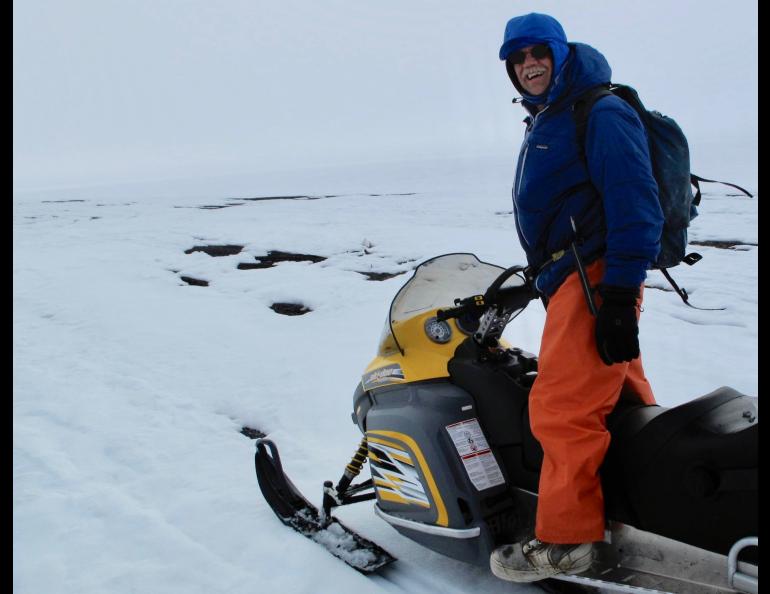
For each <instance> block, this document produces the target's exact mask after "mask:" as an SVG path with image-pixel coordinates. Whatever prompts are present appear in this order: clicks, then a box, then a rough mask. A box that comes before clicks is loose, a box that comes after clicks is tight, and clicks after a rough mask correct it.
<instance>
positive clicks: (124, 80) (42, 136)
mask: <svg viewBox="0 0 770 594" xmlns="http://www.w3.org/2000/svg"><path fill="white" fill-rule="evenodd" d="M519 4H521V3H519ZM519 4H517V5H516V6H513V5H512V4H511V3H510V2H502V1H501V0H499V1H498V0H495V1H494V2H488V3H484V6H483V7H482V6H475V5H474V6H473V7H472V8H471V7H470V5H469V4H468V3H466V2H460V1H454V0H452V1H442V2H440V3H439V2H424V3H419V5H417V4H415V3H413V2H406V0H394V1H393V2H390V3H386V4H377V5H376V6H375V5H374V4H371V5H369V4H367V5H364V4H361V5H358V4H357V5H355V6H352V5H350V3H345V2H341V1H334V2H329V3H322V4H319V3H310V2H306V1H305V0H290V1H287V2H284V3H267V2H263V1H257V2H254V1H252V0H248V1H245V0H235V1H234V2H232V3H230V4H228V8H224V6H219V5H215V4H212V3H210V2H205V1H203V0H169V1H167V2H163V3H158V2H150V1H149V0H137V1H136V2H132V3H119V2H93V1H92V0H76V1H74V2H69V3H66V5H65V4H62V3H58V2H52V1H50V0H25V2H16V1H15V2H14V192H13V198H12V202H13V248H14V250H13V284H14V286H13V325H14V337H13V589H14V592H15V593H17V594H33V593H34V594H37V593H39V592H57V593H62V594H69V593H72V594H75V593H77V594H82V593H90V592H94V593H96V592H99V593H101V592H113V593H116V594H124V593H125V594H128V593H130V592H152V593H161V594H162V593H166V592H169V593H171V592H186V593H187V594H198V593H200V594H208V593H211V592H254V591H260V592H262V591H264V592H270V593H275V594H277V593H281V594H283V593H311V592H312V593H317V592H337V593H339V594H353V593H355V594H367V593H382V592H386V593H403V592H409V593H414V594H422V593H427V592H431V593H432V592H435V591H442V592H445V593H447V594H454V593H458V594H460V593H467V592H488V593H491V594H494V593H503V592H506V593H510V592H522V593H525V592H537V591H539V590H538V589H537V588H535V587H534V586H514V585H512V584H509V583H505V582H502V581H500V580H497V579H496V578H494V577H493V576H492V575H491V574H490V573H489V571H488V570H486V569H485V568H479V567H473V566H469V565H465V564H462V563H457V562H455V561H453V560H451V559H448V558H446V557H442V556H440V555H438V554H436V553H433V552H431V551H428V550H426V549H424V548H422V547H420V546H419V545H417V544H416V543H414V542H412V541H409V540H408V539H406V538H404V537H402V536H400V535H399V534H398V533H396V532H395V530H393V529H392V528H391V527H390V526H389V525H387V524H386V523H385V522H384V521H382V520H380V519H379V518H377V517H376V516H375V515H374V513H373V510H372V506H371V503H361V504H357V505H355V506H350V507H348V508H345V509H341V510H339V511H338V512H337V515H338V516H339V518H340V519H341V520H342V521H343V522H344V523H345V524H346V525H347V526H349V527H351V528H353V529H355V530H357V531H359V532H360V533H361V534H362V535H363V536H365V537H366V538H368V539H370V540H373V541H374V542H377V543H378V544H380V545H381V546H382V547H383V548H385V549H386V550H388V551H389V552H390V553H392V554H393V555H394V556H395V557H397V558H398V561H397V562H396V563H395V564H393V566H392V567H388V568H386V569H385V571H383V573H382V575H378V576H374V577H369V578H367V577H364V576H362V575H360V574H358V573H357V572H356V571H354V570H352V569H351V568H349V567H347V566H346V565H345V564H344V563H342V562H341V561H340V560H339V559H336V558H335V557H333V556H332V555H330V554H329V553H328V552H326V551H325V550H324V549H323V548H322V547H320V546H318V544H317V543H314V542H312V541H311V540H309V539H307V538H305V537H303V536H302V535H300V534H297V533H294V532H292V531H291V530H289V529H287V528H286V527H284V526H283V525H282V524H281V523H280V522H279V521H278V519H277V518H276V517H275V515H274V514H273V513H272V511H271V510H270V509H269V507H268V506H267V504H266V503H265V502H264V500H263V499H262V497H261V494H260V493H259V489H258V486H257V482H256V477H255V475H254V466H253V456H254V441H253V440H252V439H249V438H248V437H247V436H245V435H243V434H241V433H240V431H241V429H242V428H243V427H249V428H252V429H257V430H260V431H262V432H264V433H266V434H267V435H268V436H269V437H270V439H272V440H274V441H275V443H276V444H277V445H278V447H279V448H280V451H281V457H282V460H283V463H284V467H285V469H286V471H287V473H288V474H289V475H290V476H291V477H292V481H293V482H294V484H295V485H296V486H297V487H298V488H299V489H300V490H301V491H302V492H303V493H305V495H306V496H307V497H308V498H309V499H310V500H311V501H313V502H314V503H315V504H316V505H318V504H320V500H321V486H322V484H323V481H325V480H334V481H336V480H337V479H338V478H339V475H340V474H341V473H342V471H343V469H344V465H345V464H346V463H347V462H348V461H349V459H350V456H351V455H352V454H353V453H354V452H355V450H356V448H357V445H358V443H359V440H360V434H359V432H358V429H357V428H356V427H355V426H354V425H353V424H352V423H351V420H350V412H351V403H352V395H353V390H354V388H355V385H356V383H357V382H358V380H359V378H360V375H361V373H362V371H363V370H364V368H365V367H366V366H367V364H368V363H369V361H370V359H371V358H372V357H373V356H374V355H375V350H376V346H377V343H378V339H379V336H380V332H381V330H382V325H383V322H384V321H385V316H386V313H387V308H388V307H389V305H390V302H391V300H392V298H393V296H394V295H395V293H396V292H397V291H398V289H399V288H400V286H401V285H402V284H403V282H405V281H406V279H407V278H408V276H409V273H410V271H411V270H412V269H413V267H414V266H415V265H416V264H417V263H419V262H421V261H423V260H425V259H428V258H430V257H433V256H436V255H439V254H442V253H447V252H471V253H474V254H476V255H477V256H478V257H479V258H480V259H481V260H483V261H487V262H491V263H495V264H499V265H501V266H509V265H513V264H519V263H523V260H524V258H523V253H522V251H521V248H520V247H519V245H518V241H517V239H516V234H515V231H514V224H513V219H512V215H511V214H510V211H511V203H510V187H511V179H512V175H513V167H514V163H515V155H516V149H517V146H518V143H519V141H520V139H521V134H522V126H521V125H520V120H521V118H522V117H523V114H522V113H521V110H520V107H516V106H511V105H510V97H511V92H512V91H511V88H510V84H509V83H508V81H507V79H506V78H505V74H504V69H503V68H502V66H501V65H500V63H499V62H498V61H497V48H498V47H499V42H500V38H501V35H502V31H503V27H504V24H505V21H506V20H507V19H508V18H510V17H511V16H513V15H514V14H516V13H521V12H526V11H530V10H537V11H543V12H549V13H551V14H554V15H555V16H557V17H558V18H560V19H561V20H562V22H563V24H564V26H565V29H566V31H567V34H568V36H569V37H570V38H572V39H574V40H577V41H585V42H588V43H591V44H594V45H596V46H597V47H598V48H599V49H601V50H602V51H603V52H605V53H606V54H607V56H608V59H609V60H610V63H611V64H612V66H613V69H614V71H615V73H616V76H615V79H616V80H617V81H618V82H629V83H633V84H634V86H636V88H637V89H638V90H639V91H640V94H641V96H642V98H643V100H644V101H645V104H646V105H647V106H648V107H649V108H656V109H660V110H661V111H663V112H664V113H667V114H670V115H672V116H673V117H675V119H677V121H678V122H679V123H680V124H681V125H682V127H683V129H684V130H685V132H686V133H687V135H688V138H690V139H691V145H692V146H691V149H692V155H693V169H694V171H695V172H696V173H698V174H700V175H703V176H705V177H708V178H716V179H724V180H725V181H730V182H735V183H738V184H740V185H742V186H745V187H747V188H748V189H749V190H751V191H752V192H756V190H757V180H758V166H757V162H756V151H757V146H758V141H757V131H756V114H757V97H756V95H757V93H756V89H757V84H756V83H757V76H756V41H757V25H756V18H755V17H756V4H755V3H753V2H749V1H748V0H740V1H738V2H736V3H733V4H731V6H730V10H725V6H724V5H723V4H721V3H703V2H700V1H698V2H695V1H694V0H687V1H685V0H682V2H678V3H676V6H674V5H672V4H671V3H667V2H666V3H664V2H662V0H660V1H658V0H656V1H655V2H652V4H650V3H645V5H644V7H643V8H642V7H641V5H640V6H637V5H635V4H632V3H617V2H609V1H605V0H602V1H601V2H599V1H597V2H596V3H592V5H591V7H590V8H586V7H584V6H582V5H580V6H578V5H575V6H574V7H569V6H567V5H566V4H565V3H563V2H556V1H553V0H549V1H543V2H538V3H531V2H530V3H523V4H521V5H519ZM661 11H664V12H663V13H662V14H665V15H666V18H664V19H661V18H660V14H661ZM439 14H440V18H437V15H439ZM597 23H598V25H600V26H597ZM715 38H718V39H719V41H720V42H719V43H714V39H715ZM648 47H649V48H655V51H653V52H652V53H650V52H649V51H647V50H646V48H648ZM351 48H353V50H351ZM640 48H642V49H644V50H645V51H640ZM720 72H730V78H731V80H740V81H741V83H740V89H741V97H740V101H739V104H740V106H741V107H740V109H735V105H736V95H735V87H734V86H733V85H725V84H717V83H719V82H720V80H721V79H720V78H719V76H718V74H719V73H720ZM715 73H716V74H717V76H715ZM728 115H729V117H727V116H728ZM126 180H131V181H130V182H127V181H126ZM703 189H704V190H705V192H706V193H705V194H704V197H703V202H702V205H701V208H700V212H701V215H700V216H699V217H698V218H697V219H695V220H694V222H693V226H692V228H691V234H690V237H691V240H693V241H730V242H737V243H739V244H741V245H737V246H736V247H735V249H725V248H718V247H709V246H693V247H694V248H696V249H697V251H698V252H700V253H702V254H703V255H704V259H703V260H702V261H701V262H699V263H698V264H697V265H696V266H694V267H692V268H689V267H686V266H679V267H677V268H676V269H675V270H674V271H673V274H674V277H675V279H676V280H677V282H678V283H679V284H680V285H681V286H684V287H685V288H686V289H687V291H688V292H689V294H690V295H691V300H692V302H693V303H694V304H695V305H697V306H699V307H710V308H720V307H724V308H725V309H724V310H721V311H699V310H695V309H691V308H688V307H686V306H685V305H684V304H683V303H682V302H681V301H680V300H679V299H678V298H677V297H676V296H675V295H674V294H673V293H671V292H667V291H664V290H660V289H656V288H653V287H661V288H665V289H667V288H668V287H667V284H666V281H665V279H663V277H662V276H661V275H660V274H659V273H657V272H653V273H651V274H650V276H649V278H648V285H650V287H651V288H649V289H647V290H646V292H645V305H644V313H643V318H642V326H641V336H640V340H641V346H642V353H643V356H644V362H645V369H646V371H647V374H648V377H649V379H650V382H651V384H652V386H653V389H654V391H655V394H656V397H657V398H658V400H659V402H660V403H661V404H663V405H666V406H673V405H676V404H679V403H682V402H686V401H688V400H690V399H692V398H695V397H697V396H700V395H702V394H705V393H707V392H710V391H712V390H714V389H716V388H717V387H719V386H722V385H728V386H731V387H733V388H735V389H737V390H739V391H741V392H744V393H746V394H748V395H751V396H757V394H758V358H757V347H758V334H757V312H758V303H757V299H758V245H757V244H758V232H757V212H758V199H757V198H756V197H755V198H753V199H749V198H744V197H736V196H733V195H732V194H735V193H736V192H735V191H734V190H733V189H732V188H725V187H723V186H718V185H710V184H704V185H703ZM276 196H306V197H311V198H313V199H307V198H305V199H296V200H288V199H287V200H261V201H255V200H248V199H249V198H257V197H276ZM205 206H209V207H210V206H220V207H221V206H224V207H225V208H202V207H205ZM209 244H215V245H224V244H229V245H242V246H243V250H242V251H241V252H240V253H239V254H235V255H230V256H223V257H212V256H209V255H207V254H205V253H203V252H193V253H190V254H186V253H185V250H188V249H190V248H192V247H193V246H196V245H209ZM269 251H287V252H294V253H303V254H314V255H318V256H324V257H325V258H326V260H324V261H322V262H318V263H311V262H285V263H280V264H277V265H276V266H274V267H272V268H264V269H255V270H239V269H238V268H237V265H238V263H246V262H251V263H253V262H256V259H255V258H259V257H260V256H265V255H266V254H267V253H268V252H269ZM362 272H383V273H404V274H400V275H398V276H394V277H392V278H389V279H387V280H384V281H371V280H367V278H366V277H365V276H364V275H362V274H361V273H362ZM182 276H187V277H192V278H195V279H201V280H205V281H208V283H209V284H208V286H206V287H201V286H191V285H188V284H187V283H185V282H184V281H182V280H181V277H182ZM275 302H297V303H302V304H304V305H306V306H307V307H309V308H310V309H312V311H311V312H309V313H306V314H304V315H299V316H285V315H279V314H277V313H275V312H274V311H273V310H272V309H270V305H272V304H273V303H275ZM543 319H544V312H543V310H542V307H540V305H539V304H538V303H536V302H535V303H533V304H532V305H531V306H530V307H529V308H528V309H527V310H526V311H525V312H524V313H522V314H521V315H520V316H519V317H518V318H516V319H515V320H514V321H513V322H512V323H511V325H510V326H509V328H508V329H507V331H506V335H505V337H506V338H507V339H508V340H509V341H510V342H511V343H512V344H514V345H516V346H520V347H521V348H523V349H525V350H527V351H530V352H535V353H536V352H537V351H538V349H539V343H540V332H541V330H542V325H543ZM364 473H368V470H367V469H365V470H364Z"/></svg>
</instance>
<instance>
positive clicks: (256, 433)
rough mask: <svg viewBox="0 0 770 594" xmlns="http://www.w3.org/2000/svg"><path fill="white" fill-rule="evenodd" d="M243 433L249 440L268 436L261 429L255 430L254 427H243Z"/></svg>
mask: <svg viewBox="0 0 770 594" xmlns="http://www.w3.org/2000/svg"><path fill="white" fill-rule="evenodd" d="M241 433H242V434H243V435H245V436H246V437H248V438H249V439H260V438H262V437H265V436H267V433H264V432H263V431H260V430H259V429H253V428H252V427H246V426H245V425H244V426H243V427H241Z"/></svg>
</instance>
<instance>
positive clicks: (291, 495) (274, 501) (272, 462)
mask: <svg viewBox="0 0 770 594" xmlns="http://www.w3.org/2000/svg"><path fill="white" fill-rule="evenodd" d="M256 447H257V452H256V454H255V455H254V465H255V467H256V471H257V481H258V482H259V488H260V490H261V491H262V495H264V497H265V501H267V503H268V505H269V506H270V508H271V509H272V510H273V511H274V512H275V514H276V515H277V516H278V519H280V520H281V522H283V523H284V524H286V525H287V526H289V527H291V528H293V529H294V530H296V531H297V532H299V533H300V534H302V535H303V536H306V537H307V538H309V539H311V540H313V541H315V542H317V543H318V544H320V545H322V546H323V547H324V548H326V549H327V550H328V551H329V552H330V553H331V554H332V555H334V556H335V557H337V558H338V559H341V560H342V561H344V562H345V563H347V564H348V565H350V566H351V567H352V568H353V569H355V570H357V571H360V572H361V573H363V574H369V573H372V572H374V571H377V570H378V569H380V568H381V567H384V566H385V565H388V564H389V563H391V562H393V561H395V560H396V558H395V557H393V556H392V555H391V554H390V553H388V552H387V551H386V550H385V549H383V548H382V547H380V546H379V545H377V544H375V543H373V542H372V541H370V540H367V539H366V538H364V537H363V536H361V535H360V534H357V533H356V532H354V531H353V530H351V529H350V528H348V527H347V526H345V525H344V524H343V523H342V522H340V521H339V520H337V518H334V517H333V516H331V515H328V516H326V515H325V514H323V513H320V512H319V511H318V508H316V507H315V506H314V505H313V504H312V503H310V502H309V501H308V500H307V499H305V498H304V497H303V496H302V494H301V493H300V492H299V490H297V488H296V487H295V486H294V485H293V484H292V482H291V481H290V480H289V477H287V476H286V474H285V473H284V472H283V467H282V466H281V458H280V456H279V455H278V448H276V446H275V444H274V443H273V442H272V441H270V440H269V439H258V440H257V445H256Z"/></svg>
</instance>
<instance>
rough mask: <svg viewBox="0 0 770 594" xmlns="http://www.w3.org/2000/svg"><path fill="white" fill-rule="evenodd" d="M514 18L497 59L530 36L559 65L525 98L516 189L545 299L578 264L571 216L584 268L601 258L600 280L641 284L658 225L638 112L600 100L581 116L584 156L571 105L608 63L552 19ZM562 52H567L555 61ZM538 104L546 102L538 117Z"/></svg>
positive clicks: (603, 75) (607, 74)
mask: <svg viewBox="0 0 770 594" xmlns="http://www.w3.org/2000/svg"><path fill="white" fill-rule="evenodd" d="M538 17H545V18H538ZM516 21H517V19H511V21H509V23H508V27H507V28H506V38H505V40H504V44H503V47H502V48H501V52H500V57H501V58H502V59H504V57H505V56H507V54H508V53H510V52H511V51H515V50H516V49H519V48H521V47H524V46H526V45H532V44H533V42H534V43H540V42H546V43H549V45H551V46H552V48H554V47H556V48H557V51H553V55H554V57H555V58H556V59H555V60H554V62H555V66H560V68H559V69H558V70H557V69H556V67H555V68H554V75H553V80H552V82H551V86H550V87H549V89H548V90H547V91H546V93H544V94H543V95H545V97H543V96H540V97H534V98H533V97H527V96H526V95H524V101H523V105H524V106H525V107H526V108H527V109H528V111H529V112H530V114H531V115H530V116H529V117H528V118H527V119H526V120H525V122H526V123H527V131H526V135H525V138H524V142H523V144H522V147H521V151H520V153H519V159H518V166H517V170H516V179H515V181H514V187H513V207H514V214H515V218H516V229H517V231H518V234H519V239H520V241H521V244H522V246H523V247H524V250H525V252H526V255H527V260H528V263H529V264H530V265H531V266H533V267H534V268H535V269H537V270H539V274H538V276H537V280H536V282H535V284H536V287H537V289H538V290H539V291H540V292H541V293H542V294H544V295H545V296H547V297H550V296H551V295H553V293H554V292H555V291H556V289H558V287H559V286H560V285H561V283H562V282H563V281H564V279H565V278H566V277H567V275H568V274H570V273H571V272H573V271H574V270H575V262H574V258H573V256H572V253H571V252H570V250H569V246H570V243H571V242H572V241H573V240H574V239H575V234H574V233H573V230H572V225H571V222H570V217H574V220H575V223H576V227H577V233H578V242H577V245H578V252H579V253H580V255H581V259H582V260H583V262H584V264H588V263H589V262H592V261H593V260H596V259H598V258H600V257H602V256H603V257H604V258H605V262H606V268H605V273H604V278H603V280H602V282H603V283H604V284H608V285H615V286H622V287H638V286H639V285H640V284H641V283H642V282H643V281H644V278H645V276H646V270H647V269H648V268H649V267H650V265H651V264H652V263H653V262H654V261H655V259H656V257H657V255H658V252H659V251H660V236H661V232H662V229H663V214H662V211H661V208H660V203H659V201H658V187H657V183H656V182H655V178H654V177H653V174H652V166H651V163H650V156H649V148H648V144H647V135H646V132H645V130H644V127H643V126H642V123H641V121H640V119H639V116H638V115H637V114H636V112H635V111H634V110H633V108H632V107H631V106H630V105H628V104H627V103H626V102H625V101H623V100H622V99H620V98H619V97H615V96H608V97H603V98H602V99H600V100H599V101H597V103H596V104H595V106H594V108H593V109H592V110H591V114H590V116H589V119H588V126H587V129H586V141H585V155H583V153H582V150H581V147H579V146H578V141H577V134H576V126H575V122H574V116H573V112H572V108H573V105H574V103H575V100H576V99H578V98H579V97H580V95H581V94H583V93H584V92H585V91H586V90H588V89H590V88H592V87H596V86H597V85H602V84H606V83H608V82H609V81H610V79H611V70H610V66H609V64H608V63H607V60H606V59H605V58H604V56H602V55H601V54H600V53H599V52H598V51H597V50H595V49H594V48H592V47H590V46H588V45H585V44H581V43H569V44H567V40H566V37H564V32H563V30H562V29H561V26H558V22H556V21H555V20H554V19H552V18H551V17H546V16H545V15H537V14H531V15H527V16H526V17H518V21H519V22H518V24H517V22H516ZM553 23H556V26H558V30H557V27H554V26H553ZM506 44H507V45H506ZM561 44H563V46H562V45H561ZM504 50H505V51H504ZM565 50H566V51H565ZM504 54H505V55H504ZM561 55H565V56H566V57H565V58H564V59H563V60H562V62H563V63H562V64H559V63H558V58H559V57H560V56H561ZM536 103H541V104H542V103H544V104H545V108H544V109H543V110H542V111H540V112H539V113H538V112H537V110H536V106H535V104H536Z"/></svg>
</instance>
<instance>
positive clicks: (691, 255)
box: [682, 252, 703, 266]
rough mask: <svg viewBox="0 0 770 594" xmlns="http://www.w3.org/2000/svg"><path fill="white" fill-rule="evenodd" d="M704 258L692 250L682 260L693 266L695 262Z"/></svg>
mask: <svg viewBox="0 0 770 594" xmlns="http://www.w3.org/2000/svg"><path fill="white" fill-rule="evenodd" d="M702 259H703V256H701V255H700V254H698V253H696V252H691V253H689V254H687V255H686V256H685V257H684V258H682V262H684V263H685V264H687V265H688V266H692V265H693V264H695V263H696V262H699V261H701V260H702Z"/></svg>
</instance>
